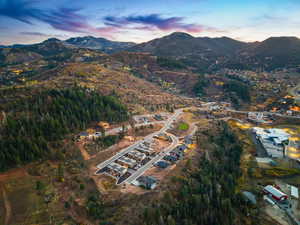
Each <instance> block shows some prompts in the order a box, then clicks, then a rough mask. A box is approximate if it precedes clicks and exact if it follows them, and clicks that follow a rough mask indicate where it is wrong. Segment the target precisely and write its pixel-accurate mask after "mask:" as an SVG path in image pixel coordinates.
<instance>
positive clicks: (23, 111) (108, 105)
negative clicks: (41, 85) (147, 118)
mask: <svg viewBox="0 0 300 225" xmlns="http://www.w3.org/2000/svg"><path fill="white" fill-rule="evenodd" d="M127 119H128V112H127V109H126V108H125V107H124V106H123V105H121V104H120V103H119V101H118V100H117V99H116V98H115V97H112V96H101V95H100V94H98V93H96V92H94V91H90V90H85V89H83V88H80V87H73V88H68V89H62V90H56V89H51V90H47V91H43V92H41V93H39V94H36V95H34V96H32V97H30V98H26V99H21V100H19V101H17V102H15V103H13V104H12V105H10V106H9V107H8V108H7V111H6V118H5V119H4V120H3V123H2V125H1V127H0V149H1V151H0V170H5V169H8V168H10V167H14V166H17V165H20V164H23V163H26V162H31V161H33V160H37V159H42V158H45V157H47V156H49V155H50V154H52V153H53V152H52V151H51V149H55V148H57V146H59V145H58V144H57V143H59V141H61V140H62V139H63V138H65V136H66V135H67V134H69V133H71V132H75V131H76V132H77V131H79V130H82V129H85V128H86V126H87V125H88V124H89V123H90V122H92V121H100V120H105V121H108V122H120V121H125V120H127Z"/></svg>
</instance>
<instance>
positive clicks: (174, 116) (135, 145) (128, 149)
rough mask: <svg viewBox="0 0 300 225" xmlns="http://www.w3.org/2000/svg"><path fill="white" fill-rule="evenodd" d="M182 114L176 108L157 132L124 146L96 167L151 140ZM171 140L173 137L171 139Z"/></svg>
mask: <svg viewBox="0 0 300 225" xmlns="http://www.w3.org/2000/svg"><path fill="white" fill-rule="evenodd" d="M181 114H182V109H178V110H176V111H175V113H174V114H173V115H172V116H171V117H169V118H168V120H166V121H165V122H164V127H163V128H162V129H160V130H159V131H157V132H154V133H152V134H149V135H148V136H146V137H145V138H144V139H142V140H140V141H138V142H136V143H135V144H133V145H131V146H129V147H127V148H124V149H123V150H122V151H120V152H118V153H117V154H115V155H114V156H113V157H111V158H110V159H108V160H106V161H104V162H102V163H100V164H98V165H97V168H98V169H102V168H104V167H106V166H107V165H109V164H111V163H112V162H114V161H115V160H117V159H118V158H120V157H122V156H123V155H125V154H126V153H128V152H130V151H132V150H133V149H134V148H136V147H138V145H140V144H141V143H143V142H145V141H151V139H152V138H153V137H154V136H155V135H157V134H159V133H163V132H165V131H166V130H168V129H169V128H170V126H171V124H172V123H173V121H174V120H176V119H177V118H178V117H179V116H180V115H181ZM160 123H163V121H160ZM172 140H173V139H172Z"/></svg>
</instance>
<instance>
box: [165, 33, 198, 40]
mask: <svg viewBox="0 0 300 225" xmlns="http://www.w3.org/2000/svg"><path fill="white" fill-rule="evenodd" d="M167 37H172V38H185V39H187V38H189V39H190V38H194V37H193V36H192V35H190V34H188V33H184V32H174V33H172V34H170V35H168V36H167Z"/></svg>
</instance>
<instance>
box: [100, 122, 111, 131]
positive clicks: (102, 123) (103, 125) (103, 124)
mask: <svg viewBox="0 0 300 225" xmlns="http://www.w3.org/2000/svg"><path fill="white" fill-rule="evenodd" d="M98 126H99V127H102V128H103V129H105V130H106V129H109V127H110V125H109V123H107V122H103V121H100V122H99V123H98Z"/></svg>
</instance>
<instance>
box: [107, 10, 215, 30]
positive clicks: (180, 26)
mask: <svg viewBox="0 0 300 225" xmlns="http://www.w3.org/2000/svg"><path fill="white" fill-rule="evenodd" d="M104 21H105V24H106V25H107V26H111V27H116V28H124V27H127V28H128V27H129V26H130V25H133V24H134V25H136V24H137V25H142V26H140V27H135V29H137V28H138V29H145V30H149V29H153V28H155V29H158V30H162V31H172V30H176V31H185V32H190V33H199V32H203V31H213V30H217V29H215V28H212V27H207V26H204V25H200V24H195V23H185V22H184V17H169V18H164V17H162V16H161V15H160V14H149V15H131V16H127V17H115V16H107V17H105V18H104Z"/></svg>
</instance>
